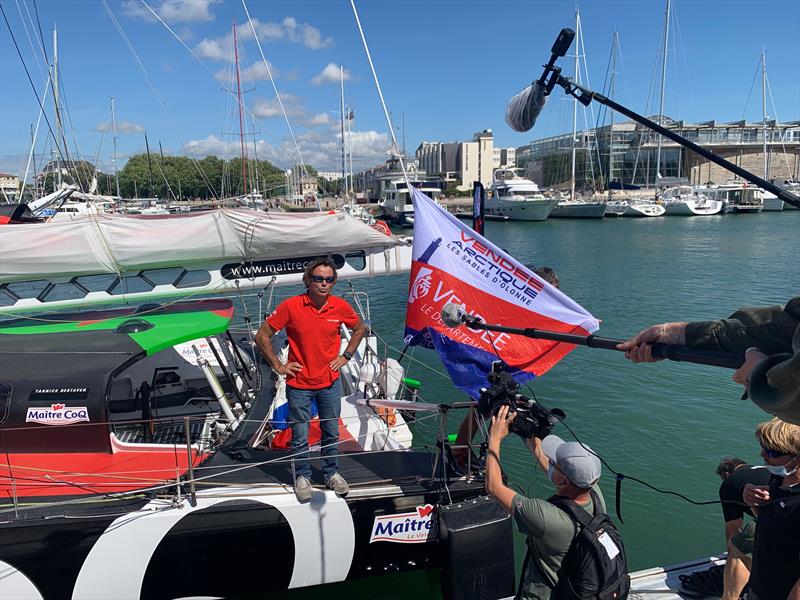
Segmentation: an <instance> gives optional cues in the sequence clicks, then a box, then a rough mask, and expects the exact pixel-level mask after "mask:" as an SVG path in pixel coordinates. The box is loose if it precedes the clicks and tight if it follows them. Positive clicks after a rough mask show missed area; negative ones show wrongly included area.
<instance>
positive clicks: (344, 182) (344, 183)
mask: <svg viewBox="0 0 800 600" xmlns="http://www.w3.org/2000/svg"><path fill="white" fill-rule="evenodd" d="M339 83H340V85H341V95H340V99H339V107H340V108H341V111H340V112H341V113H342V193H343V194H344V197H345V198H347V159H346V158H345V148H344V67H343V66H342V65H339Z"/></svg>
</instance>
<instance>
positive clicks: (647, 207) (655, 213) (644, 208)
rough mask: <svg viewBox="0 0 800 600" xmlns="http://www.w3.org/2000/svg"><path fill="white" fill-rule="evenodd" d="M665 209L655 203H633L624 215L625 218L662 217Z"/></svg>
mask: <svg viewBox="0 0 800 600" xmlns="http://www.w3.org/2000/svg"><path fill="white" fill-rule="evenodd" d="M664 212H665V210H664V207H663V206H661V205H660V204H656V203H655V202H631V203H630V204H629V205H628V208H627V209H626V210H625V212H624V213H623V215H622V216H623V217H635V218H642V217H660V216H662V215H663V214H664Z"/></svg>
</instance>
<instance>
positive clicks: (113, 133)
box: [111, 96, 121, 197]
mask: <svg viewBox="0 0 800 600" xmlns="http://www.w3.org/2000/svg"><path fill="white" fill-rule="evenodd" d="M111 139H112V140H113V142H114V155H113V156H112V158H111V162H113V163H114V181H115V182H116V184H117V197H121V196H120V193H119V173H118V172H117V117H116V114H115V113H114V96H111Z"/></svg>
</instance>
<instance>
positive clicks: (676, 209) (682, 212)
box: [664, 200, 722, 217]
mask: <svg viewBox="0 0 800 600" xmlns="http://www.w3.org/2000/svg"><path fill="white" fill-rule="evenodd" d="M720 212H722V203H721V202H710V203H707V204H703V205H698V204H697V203H696V202H694V201H693V200H688V201H684V202H668V203H666V204H665V205H664V214H667V215H676V216H682V217H699V216H711V215H718V214H719V213H720Z"/></svg>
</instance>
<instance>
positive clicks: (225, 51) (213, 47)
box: [194, 38, 233, 60]
mask: <svg viewBox="0 0 800 600" xmlns="http://www.w3.org/2000/svg"><path fill="white" fill-rule="evenodd" d="M232 48H233V41H232V40H231V39H230V38H217V39H214V40H209V39H208V38H204V39H203V40H202V41H201V42H200V43H199V44H197V46H195V48H194V51H195V52H196V53H197V54H199V55H200V56H202V57H203V58H210V59H211V60H228V57H229V56H230V55H231V49H232Z"/></svg>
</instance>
